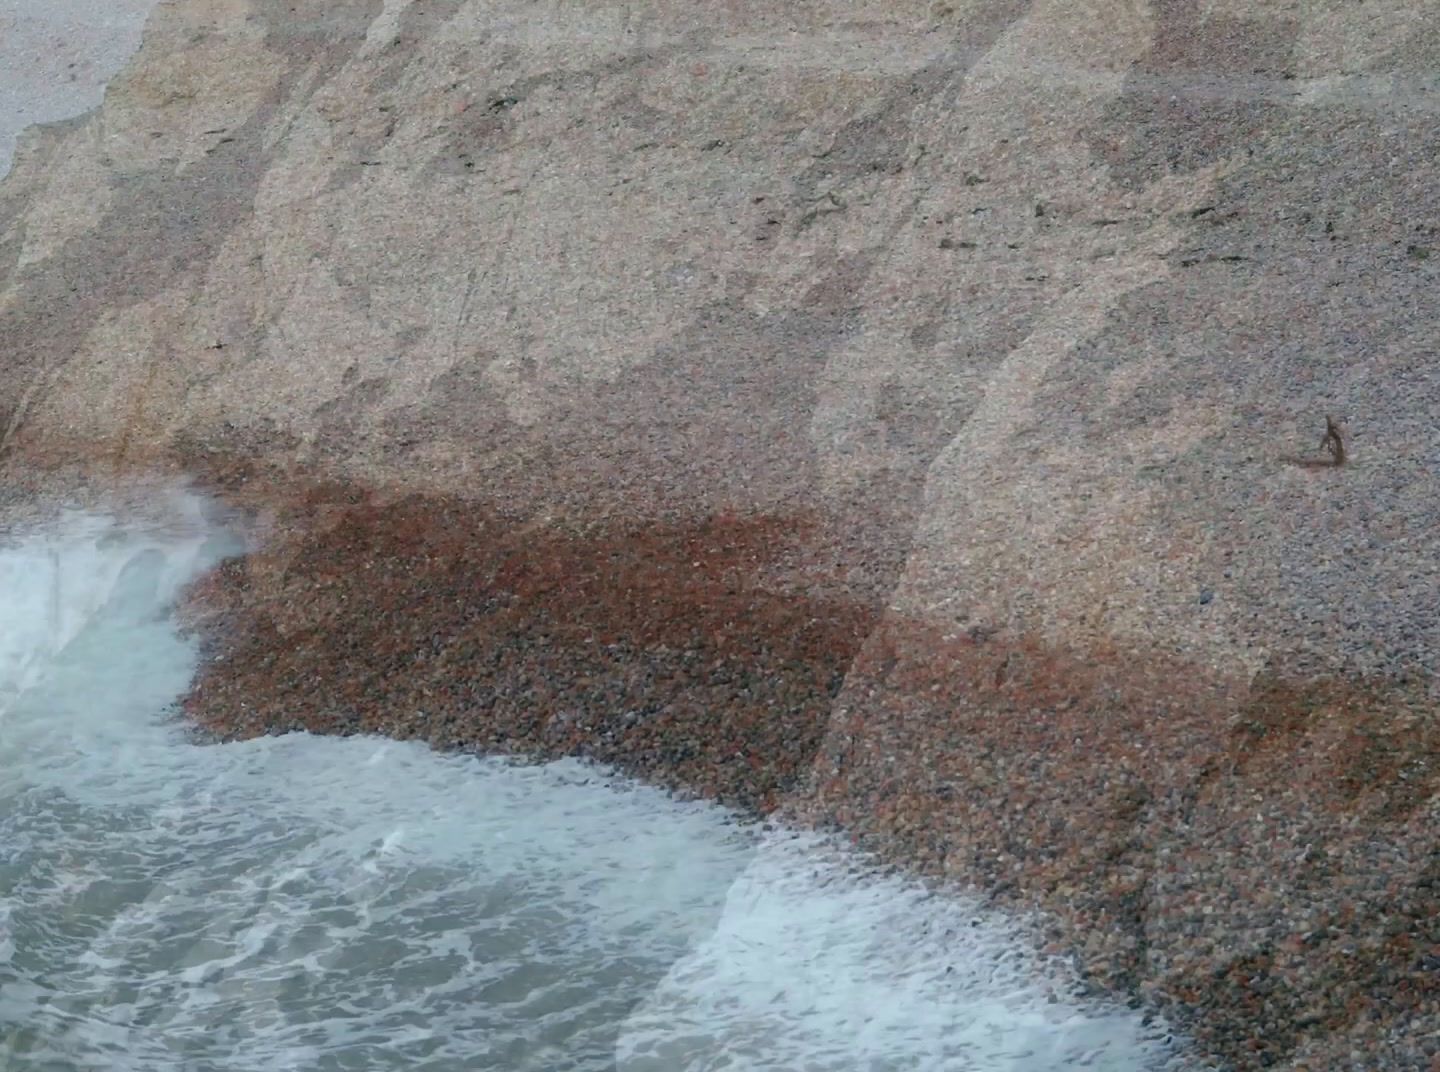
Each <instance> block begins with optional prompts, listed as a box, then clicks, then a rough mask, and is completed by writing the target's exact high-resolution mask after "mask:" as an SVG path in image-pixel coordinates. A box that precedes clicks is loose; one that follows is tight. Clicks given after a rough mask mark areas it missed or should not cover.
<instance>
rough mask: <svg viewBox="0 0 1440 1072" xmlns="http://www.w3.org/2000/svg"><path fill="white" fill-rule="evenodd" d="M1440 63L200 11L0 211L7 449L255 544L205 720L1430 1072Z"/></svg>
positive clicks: (224, 584) (1325, 1063) (1131, 27)
mask: <svg viewBox="0 0 1440 1072" xmlns="http://www.w3.org/2000/svg"><path fill="white" fill-rule="evenodd" d="M1437 26H1440V4H1437V3H1435V2H1433V0H1430V2H1426V3H1414V2H1411V0H1406V2H1401V0H1374V2H1370V3H1366V4H1363V5H1359V6H1356V5H1351V4H1340V3H1317V4H1310V5H1303V6H1302V5H1295V4H1280V3H1265V4H1256V3H1245V4H1240V3H1235V2H1232V0H1209V2H1207V3H1200V4H1196V3H1179V2H1171V0H1152V2H1149V3H1144V2H1134V3H1130V2H1124V0H1114V2H1112V0H1097V2H1095V3H1080V4H1077V3H1059V2H1054V3H1051V2H1047V0H1036V2H1032V3H1019V2H1016V3H1010V2H988V3H964V2H947V3H924V4H922V3H906V2H898V3H897V2H893V0H887V2H885V3H878V2H877V3H867V2H859V0H857V2H854V3H848V4H844V5H810V4H789V5H775V4H760V3H747V2H740V0H733V2H732V0H726V2H724V3H719V4H710V5H704V4H689V3H668V2H666V3H651V4H641V5H636V4H628V3H627V4H608V5H607V4H584V5H580V4H568V3H545V4H535V3H531V2H528V0H527V2H520V0H513V2H508V3H507V2H487V3H481V2H479V0H384V2H383V3H381V2H380V0H363V2H362V0H300V2H298V3H297V2H286V3H279V2H274V0H226V2H224V3H216V2H214V0H172V2H170V3H168V4H166V5H164V6H162V8H161V9H160V10H159V11H158V12H157V15H156V16H155V18H154V19H153V20H152V22H151V25H150V27H149V29H148V31H147V36H146V41H145V45H144V47H143V49H142V51H141V53H140V55H139V56H138V57H137V59H136V60H135V61H134V62H133V63H132V64H131V66H130V67H129V68H128V70H127V71H126V72H125V73H124V74H123V75H122V76H121V77H120V78H119V79H118V80H117V81H116V82H115V83H114V84H112V86H111V88H110V90H109V93H108V94H107V98H106V101H105V104H104V106H103V107H102V108H101V109H100V110H99V111H97V112H96V113H94V114H92V115H90V116H89V117H87V118H85V119H83V120H79V121H75V122H72V123H68V124H64V125H61V126H57V127H53V128H48V129H45V130H42V131H40V132H37V133H35V134H33V135H32V136H31V137H30V138H29V140H28V141H27V142H26V144H25V145H24V146H23V149H22V151H21V153H20V155H19V157H18V158H17V162H16V167H15V172H14V174H12V176H11V177H10V178H9V179H8V180H7V181H6V182H5V184H4V185H3V186H0V272H3V275H0V323H3V332H4V334H3V338H4V340H5V346H4V348H3V350H0V450H3V452H4V456H5V460H4V465H5V466H6V468H7V472H8V473H9V475H10V479H11V481H12V482H15V483H17V484H32V483H34V484H44V483H45V482H46V481H49V480H58V479H60V478H59V476H56V475H54V474H57V473H60V472H61V471H72V472H73V471H75V470H76V467H78V469H79V471H81V472H88V473H93V474H100V475H101V476H103V477H105V478H108V476H109V474H114V473H122V472H123V473H129V472H140V471H145V470H151V469H154V468H156V467H160V468H165V467H180V468H183V469H185V470H187V471H190V472H193V473H197V474H199V475H200V476H201V477H202V478H203V479H205V480H206V481H207V482H209V483H210V484H211V485H212V486H214V487H215V488H216V489H217V491H218V492H220V493H221V494H223V495H225V496H227V497H228V498H229V499H231V500H232V501H233V502H235V503H236V504H237V505H240V506H243V507H245V508H246V509H249V510H251V511H252V513H253V516H254V517H255V519H256V521H255V523H256V528H257V532H259V533H261V534H262V535H263V536H265V538H266V539H265V542H264V544H263V546H262V547H261V549H260V550H258V551H257V552H256V554H254V555H252V556H251V557H250V558H249V559H248V560H247V561H245V562H243V563H236V564H233V565H232V566H230V567H227V568H226V569H225V570H222V571H220V572H219V573H217V574H216V575H215V576H214V577H212V578H211V580H210V581H209V582H208V583H207V585H206V586H205V587H204V589H203V590H202V591H201V593H200V595H199V596H198V597H197V603H196V606H195V608H194V610H193V612H194V614H195V615H196V620H197V622H199V623H201V624H203V625H205V626H206V627H207V628H208V629H209V630H210V634H209V635H210V636H211V638H212V641H211V642H212V644H213V645H214V646H215V649H216V651H217V653H223V654H224V655H225V656H226V658H225V660H224V661H223V662H220V661H217V662H216V663H215V664H214V666H213V668H212V669H211V670H209V671H207V673H206V675H205V676H204V677H203V678H202V680H201V681H200V682H199V683H198V684H197V687H196V692H195V694H194V695H193V696H192V697H191V707H192V710H193V712H194V713H195V715H196V717H197V718H198V719H200V720H201V721H202V722H204V723H207V724H208V725H211V726H212V727H215V728H217V729H219V730H221V731H222V732H227V733H245V732H263V731H266V730H270V729H275V728H277V727H279V728H283V727H285V726H288V725H293V724H301V725H307V726H310V727H312V728H317V729H329V730H334V731H336V732H351V731H354V730H357V729H369V730H382V731H386V732H392V733H401V734H409V735H419V736H423V737H426V738H428V739H431V740H433V741H435V742H436V743H437V744H441V745H447V746H471V747H494V748H502V749H510V750H516V751H526V752H537V753H554V752H562V751H563V752H582V753H585V754H591V755H596V756H600V757H602V758H605V759H609V760H612V761H615V762H619V763H622V764H625V765H628V766H629V767H631V768H632V769H637V770H641V771H643V772H645V773H647V774H648V775H649V776H651V777H655V778H658V779H660V780H662V781H666V782H669V783H671V784H676V785H679V786H683V787H687V788H690V789H695V790H700V791H704V792H708V793H712V794H715V795H718V796H720V797H722V798H723V799H727V800H731V801H735V802H738V803H744V804H748V805H751V806H754V807H758V808H762V809H766V810H771V809H776V808H779V809H781V810H782V811H784V812H785V813H786V814H788V815H791V816H793V817H795V818H803V819H811V820H816V821H822V822H839V823H841V824H843V825H845V826H846V828H847V829H849V830H851V831H852V832H854V833H855V834H856V835H857V836H858V837H860V838H861V839H862V840H864V841H865V842H866V843H867V844H871V845H873V846H875V847H876V848H877V849H878V850H880V851H884V852H891V853H895V854H897V855H898V856H900V857H902V858H904V859H905V860H907V861H909V862H911V863H913V864H916V865H918V866H921V867H924V868H926V869H928V870H930V871H932V872H934V873H940V874H946V875H949V876H951V877H953V878H955V879H957V880H959V881H962V882H972V883H979V884H981V885H982V886H983V887H984V888H986V889H988V890H991V891H993V892H994V893H995V894H996V896H998V897H1002V898H1006V899H1013V900H1017V901H1020V902H1023V903H1027V904H1035V905H1041V906H1043V907H1045V908H1046V909H1048V910H1050V911H1051V912H1052V913H1053V918H1055V919H1056V920H1057V923H1056V942H1057V943H1058V945H1059V947H1061V948H1066V949H1070V950H1072V951H1074V952H1076V954H1077V955H1078V956H1079V958H1080V960H1081V963H1082V965H1083V969H1084V971H1085V972H1087V973H1088V974H1089V975H1090V976H1092V977H1093V978H1094V979H1095V981H1096V982H1097V984H1101V985H1105V986H1109V987H1112V988H1119V989H1120V990H1122V991H1125V992H1128V993H1131V994H1134V995H1137V996H1139V997H1143V998H1145V999H1148V1000H1153V1001H1155V1002H1157V1003H1160V1004H1162V1005H1169V1006H1171V1007H1172V1008H1173V1009H1175V1010H1177V1012H1178V1015H1180V1016H1181V1017H1182V1018H1184V1019H1186V1021H1187V1022H1190V1023H1193V1030H1194V1032H1195V1033H1196V1034H1197V1036H1198V1038H1199V1040H1200V1043H1201V1044H1202V1046H1204V1047H1205V1048H1206V1049H1207V1050H1208V1051H1209V1052H1210V1053H1212V1054H1213V1055H1215V1056H1216V1059H1217V1060H1220V1061H1223V1062H1225V1063H1229V1064H1232V1065H1234V1066H1236V1067H1262V1066H1283V1067H1290V1068H1296V1069H1298V1068H1305V1067H1308V1068H1316V1069H1318V1068H1341V1067H1355V1068H1371V1067H1374V1068H1382V1067H1383V1068H1412V1067H1413V1068H1427V1067H1430V1065H1429V1062H1431V1061H1433V1060H1434V1059H1435V1057H1436V1053H1437V1052H1440V1051H1437V1046H1440V1035H1437V1031H1440V994H1437V990H1440V984H1437V982H1436V976H1437V968H1440V944H1437V943H1440V934H1437V932H1436V929H1435V919H1436V913H1437V911H1440V887H1437V882H1440V865H1437V863H1436V859H1437V839H1436V835H1435V833H1434V831H1435V830H1436V829H1437V820H1440V726H1437V718H1436V710H1437V689H1436V686H1435V679H1434V674H1435V670H1436V652H1437V650H1440V610H1437V608H1440V567H1437V562H1440V559H1437V551H1440V526H1437V525H1436V519H1437V515H1436V505H1435V504H1436V503H1437V502H1440V475H1437V462H1440V425H1437V422H1436V421H1435V419H1434V414H1435V413H1436V412H1440V408H1437V407H1440V377H1437V376H1436V375H1435V374H1434V371H1433V363H1434V355H1435V354H1436V352H1437V349H1440V318H1437V316H1436V315H1435V311H1434V304H1435V295H1436V294H1437V293H1440V288H1437V283H1440V182H1437V166H1436V161H1437V160H1440V78H1437V77H1436V75H1435V72H1436V71H1437V70H1440V66H1437V64H1440V35H1437V32H1436V27H1437ZM1327 415H1331V416H1333V417H1335V418H1336V419H1337V420H1339V422H1340V424H1341V427H1342V430H1343V434H1344V436H1345V441H1346V443H1345V445H1346V449H1347V457H1346V463H1345V464H1344V465H1343V466H1333V465H1327V464H1325V463H1326V462H1327V461H1329V460H1330V459H1331V455H1330V454H1329V453H1328V452H1327V451H1325V450H1322V449H1320V438H1321V436H1322V434H1323V433H1324V432H1325V427H1326V425H1325V418H1326V416H1327ZM37 474H38V475H37ZM1195 1016H1199V1019H1193V1018H1194V1017H1195Z"/></svg>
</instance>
